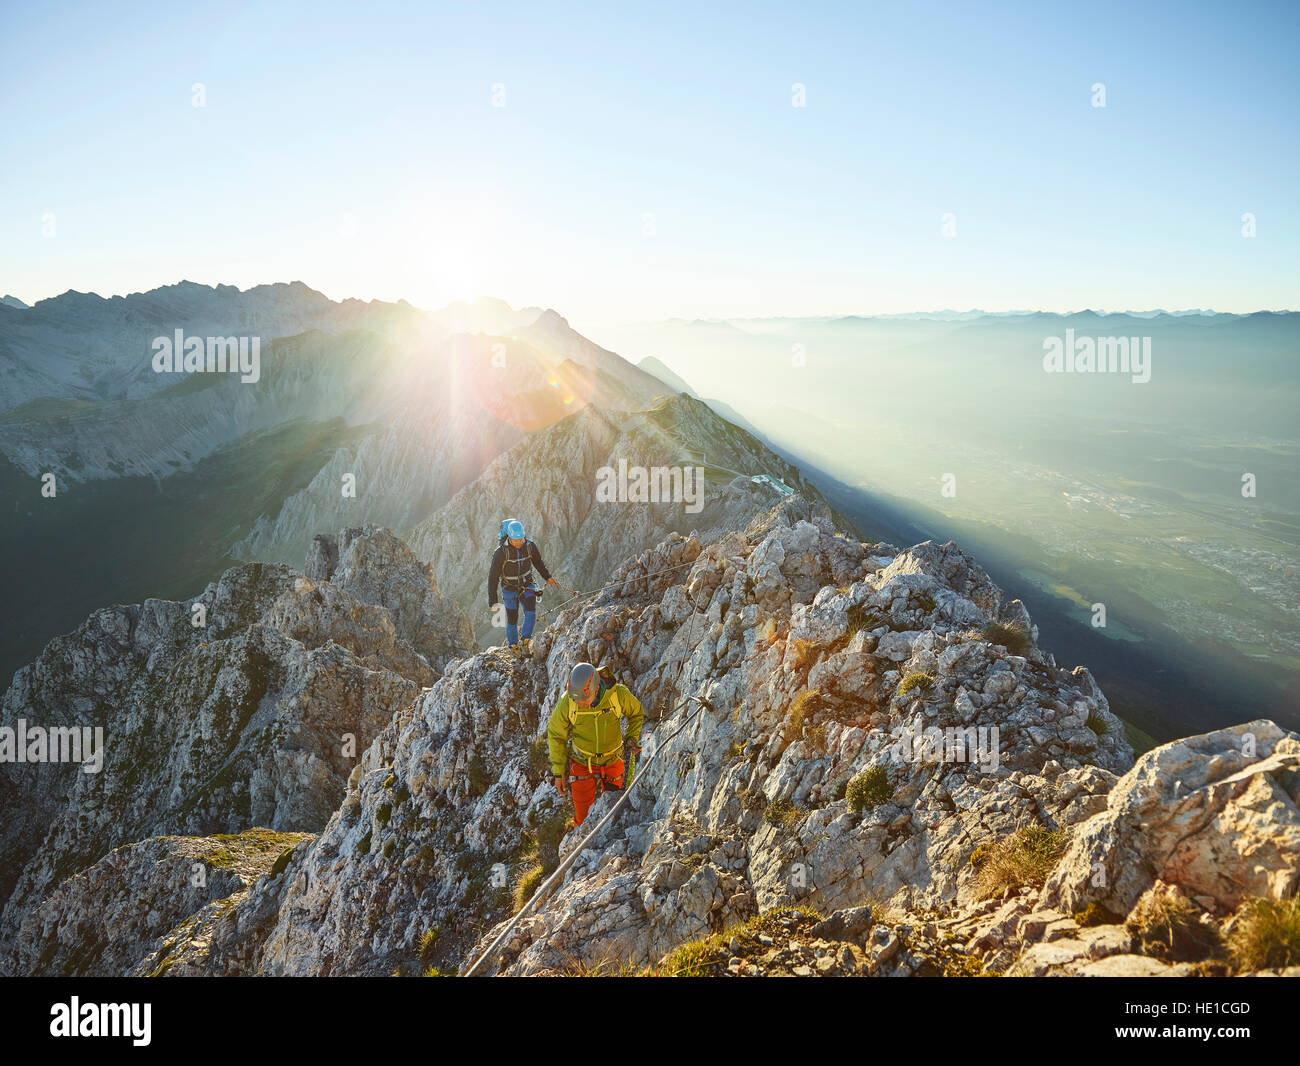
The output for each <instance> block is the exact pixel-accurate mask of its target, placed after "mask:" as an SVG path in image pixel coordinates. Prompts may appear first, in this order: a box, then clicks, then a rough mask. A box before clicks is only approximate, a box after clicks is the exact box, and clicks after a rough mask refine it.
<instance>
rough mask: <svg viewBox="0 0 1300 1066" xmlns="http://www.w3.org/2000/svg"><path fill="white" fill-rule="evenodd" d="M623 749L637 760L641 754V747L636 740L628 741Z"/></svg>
mask: <svg viewBox="0 0 1300 1066" xmlns="http://www.w3.org/2000/svg"><path fill="white" fill-rule="evenodd" d="M623 749H624V750H625V751H626V752H627V753H628V754H629V755H631V756H632V757H633V758H636V757H637V756H638V755H640V754H641V745H640V744H638V743H637V742H636V741H635V740H629V741H626V742H625V743H624V745H623Z"/></svg>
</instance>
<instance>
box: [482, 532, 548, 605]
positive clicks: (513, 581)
mask: <svg viewBox="0 0 1300 1066" xmlns="http://www.w3.org/2000/svg"><path fill="white" fill-rule="evenodd" d="M534 567H536V568H537V572H538V573H539V574H541V575H542V580H543V581H549V580H550V579H551V572H550V571H549V570H547V569H546V564H545V563H544V562H542V553H541V552H539V551H538V550H537V545H536V544H534V543H533V542H532V541H531V540H526V541H524V546H523V547H522V548H516V547H515V546H514V545H513V544H511V543H510V542H509V541H506V542H505V543H504V544H502V545H501V547H499V548H498V549H497V550H496V554H495V555H493V556H492V566H491V568H490V569H489V570H488V606H489V607H491V606H493V605H494V604H495V603H497V602H498V600H497V584H498V583H500V585H501V586H502V588H507V589H515V590H519V589H526V588H531V587H532V584H533V568H534Z"/></svg>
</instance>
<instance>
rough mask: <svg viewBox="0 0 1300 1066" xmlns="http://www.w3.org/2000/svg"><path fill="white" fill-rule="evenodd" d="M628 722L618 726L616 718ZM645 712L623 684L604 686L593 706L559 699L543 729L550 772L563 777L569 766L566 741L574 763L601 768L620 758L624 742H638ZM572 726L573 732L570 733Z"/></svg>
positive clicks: (566, 696)
mask: <svg viewBox="0 0 1300 1066" xmlns="http://www.w3.org/2000/svg"><path fill="white" fill-rule="evenodd" d="M620 717H622V718H625V719H626V720H627V726H626V728H622V727H621V723H620V722H619V718H620ZM643 718H644V712H643V711H642V710H641V702H640V701H639V700H638V699H637V698H636V697H635V696H633V695H632V691H631V689H629V688H628V687H627V686H626V685H612V686H606V688H605V689H604V691H603V692H601V694H600V699H599V700H597V701H596V703H595V705H594V706H591V707H579V706H578V704H577V703H575V702H574V701H573V700H572V699H570V698H569V696H568V694H567V693H566V694H565V695H563V696H561V697H560V701H559V703H557V704H556V705H555V710H553V711H552V712H551V720H550V723H549V724H548V725H547V727H546V741H547V747H548V748H549V749H550V755H551V772H552V773H553V774H554V775H555V776H556V777H563V776H564V768H565V767H566V766H567V765H568V757H567V756H566V741H571V742H572V757H573V761H574V762H583V763H585V762H586V761H587V759H588V757H590V759H591V764H592V765H593V766H604V765H605V764H607V763H612V762H617V761H618V760H619V759H621V758H622V757H623V741H624V739H627V740H630V741H634V742H639V741H640V739H641V721H642V719H643ZM570 727H572V732H570Z"/></svg>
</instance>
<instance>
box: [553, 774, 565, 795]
mask: <svg viewBox="0 0 1300 1066" xmlns="http://www.w3.org/2000/svg"><path fill="white" fill-rule="evenodd" d="M555 791H556V792H558V793H559V794H560V795H561V796H563V795H564V778H562V777H557V778H556V779H555Z"/></svg>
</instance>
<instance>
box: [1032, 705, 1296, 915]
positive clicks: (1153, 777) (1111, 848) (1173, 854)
mask: <svg viewBox="0 0 1300 1066" xmlns="http://www.w3.org/2000/svg"><path fill="white" fill-rule="evenodd" d="M1297 804H1300V738H1297V737H1296V736H1295V735H1294V734H1291V733H1287V732H1286V731H1284V730H1282V729H1279V728H1278V727H1277V726H1276V725H1274V724H1273V723H1272V722H1267V721H1259V722H1248V723H1245V724H1243V725H1238V726H1233V727H1231V728H1229V729H1220V730H1216V731H1215V732H1213V733H1206V734H1204V735H1202V736H1196V737H1187V738H1186V739H1184V740H1179V741H1175V742H1173V743H1172V744H1166V745H1164V746H1163V747H1160V748H1157V749H1155V750H1154V751H1149V752H1147V753H1146V754H1145V755H1144V756H1143V757H1142V758H1141V759H1140V760H1139V761H1138V763H1137V765H1136V766H1134V768H1133V770H1132V772H1131V773H1129V774H1127V775H1126V776H1125V777H1124V778H1123V780H1121V781H1120V782H1119V784H1118V785H1116V787H1115V788H1114V789H1113V790H1112V791H1111V792H1110V794H1109V796H1108V797H1107V806H1106V810H1105V812H1104V813H1102V814H1100V815H1099V816H1098V817H1096V818H1094V819H1093V820H1092V821H1090V822H1089V823H1088V824H1087V825H1086V826H1084V827H1083V828H1082V829H1081V831H1080V832H1079V833H1078V835H1077V836H1076V837H1075V838H1074V840H1073V842H1072V844H1071V847H1070V851H1069V853H1068V854H1067V855H1066V856H1065V858H1064V859H1063V860H1062V862H1061V865H1060V866H1059V867H1058V868H1057V869H1056V871H1055V872H1054V873H1053V875H1052V877H1051V879H1050V880H1049V881H1048V883H1047V888H1046V891H1045V893H1044V895H1045V898H1046V899H1047V900H1048V901H1050V902H1052V903H1053V904H1058V905H1059V906H1061V907H1062V908H1064V909H1065V910H1067V911H1070V912H1073V911H1076V910H1082V909H1083V908H1084V907H1085V906H1087V905H1088V904H1090V903H1097V904H1099V905H1102V906H1105V907H1106V908H1107V909H1109V910H1111V911H1114V912H1116V913H1119V914H1127V913H1128V912H1129V911H1130V910H1131V909H1132V908H1133V906H1134V905H1135V904H1136V903H1137V901H1138V899H1139V897H1140V896H1141V895H1142V894H1143V893H1144V892H1145V891H1147V890H1148V889H1149V888H1150V887H1151V886H1152V884H1153V883H1154V882H1155V881H1156V880H1160V881H1163V882H1165V883H1166V884H1171V885H1178V886H1180V887H1181V888H1182V889H1184V890H1185V891H1186V893H1187V894H1188V895H1189V896H1193V897H1196V898H1198V899H1203V900H1204V901H1205V904H1206V905H1207V906H1208V907H1209V908H1210V909H1211V910H1213V909H1214V908H1219V909H1220V910H1222V911H1226V912H1231V911H1233V910H1235V909H1236V908H1237V907H1238V905H1239V904H1240V903H1241V902H1242V901H1243V900H1244V899H1246V898H1248V897H1253V896H1260V897H1266V898H1269V899H1285V898H1286V897H1288V896H1292V895H1294V894H1295V893H1296V891H1297V890H1300V808H1298V806H1297Z"/></svg>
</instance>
